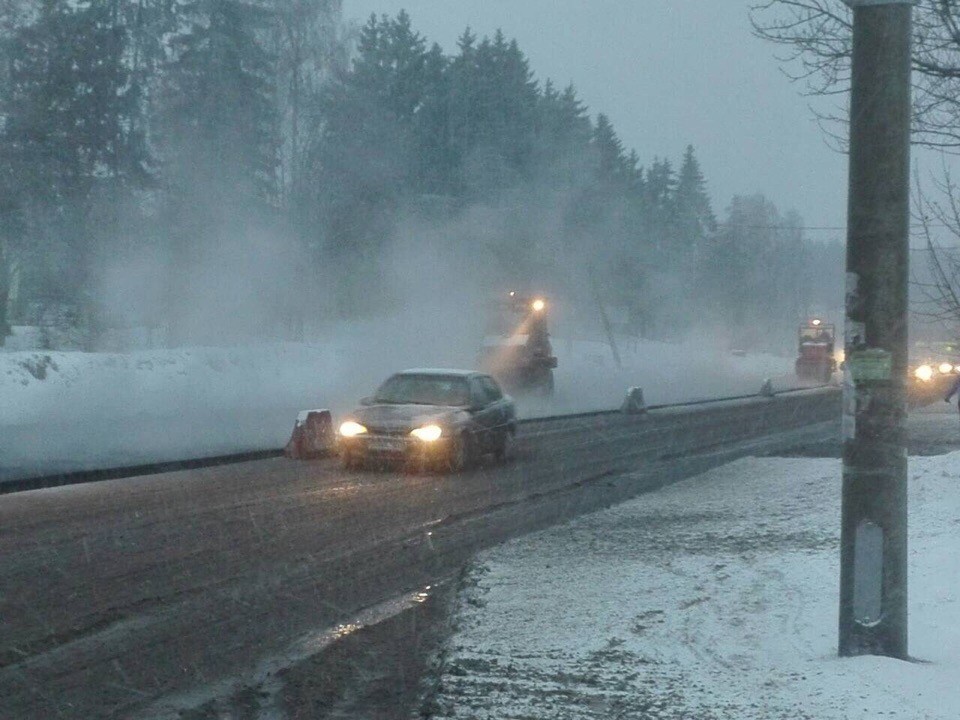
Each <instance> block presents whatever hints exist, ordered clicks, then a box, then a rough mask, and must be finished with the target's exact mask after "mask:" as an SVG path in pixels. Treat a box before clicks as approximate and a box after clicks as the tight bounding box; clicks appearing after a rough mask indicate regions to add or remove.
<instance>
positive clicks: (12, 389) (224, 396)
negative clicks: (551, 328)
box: [0, 319, 791, 480]
mask: <svg viewBox="0 0 960 720" xmlns="http://www.w3.org/2000/svg"><path fill="white" fill-rule="evenodd" d="M427 320H429V319H427ZM427 320H425V322H427ZM385 333H386V334H385ZM418 333H420V334H421V335H422V336H426V329H425V328H420V329H417V330H416V332H414V336H416V335H417V334H418ZM408 334H409V331H405V330H404V329H403V328H393V329H390V330H389V331H388V330H385V329H384V328H383V327H381V326H377V327H369V328H366V327H364V326H362V325H359V326H356V325H355V326H352V327H351V328H350V330H349V332H348V331H344V332H341V333H334V334H333V336H332V339H331V340H329V341H327V342H324V343H314V344H296V343H277V344H271V345H260V346H251V347H243V348H191V349H179V350H152V351H143V352H133V353H126V354H108V353H80V352H39V351H34V352H27V351H21V352H5V353H0V480H2V479H3V478H4V477H7V478H9V477H14V476H23V475H32V474H38V473H43V472H52V471H63V470H75V469H83V468H91V467H105V466H115V465H122V464H130V463H138V462H151V461H157V460H169V459H178V458H184V457H196V456H201V455H207V454H220V453H230V452H239V451H245V450H256V449H264V448H277V447H280V446H282V445H283V444H284V442H285V441H286V439H287V437H288V436H289V433H290V430H291V428H292V426H293V422H294V419H295V417H296V412H297V410H299V409H307V408H313V407H327V408H330V409H332V410H334V412H346V411H348V410H349V409H350V408H351V407H353V406H354V405H355V404H356V402H357V400H358V399H359V398H360V397H362V396H364V395H368V394H370V392H371V391H372V390H373V389H374V388H375V387H376V385H377V384H378V383H379V382H380V381H381V380H382V379H383V378H384V377H386V376H387V375H388V374H389V373H391V372H394V371H396V370H399V369H403V368H405V367H411V366H432V367H437V366H440V367H448V366H454V367H455V366H465V365H472V364H473V362H474V360H475V354H474V351H473V349H472V348H473V347H474V346H472V345H469V344H468V343H465V342H459V343H455V342H451V343H449V344H445V343H444V342H442V341H443V340H444V338H439V339H437V338H435V339H434V340H433V341H432V342H426V341H424V342H417V341H413V342H411V340H410V338H409V337H407V335H408ZM458 345H459V346H460V347H469V348H471V350H470V351H468V352H461V353H458V352H456V351H454V350H451V348H455V347H457V346H458ZM556 351H557V354H558V356H559V361H560V365H559V368H558V370H557V395H556V397H555V398H554V400H553V401H551V402H549V403H539V404H532V403H528V404H526V405H523V406H522V408H521V409H522V412H523V413H524V414H526V415H528V416H532V415H542V414H554V413H564V412H573V411H578V410H596V409H608V408H613V407H617V406H618V405H619V404H620V402H621V400H622V398H623V396H624V393H625V390H626V388H627V387H629V386H631V385H640V386H643V388H644V390H645V394H646V398H647V402H651V403H663V402H674V401H679V400H689V399H700V398H706V397H717V396H722V395H730V394H741V393H752V392H756V391H757V390H758V389H759V387H760V384H761V382H762V380H763V378H765V377H770V376H773V377H777V378H780V377H782V378H784V379H783V381H782V383H780V384H781V386H787V385H789V384H791V381H790V380H788V379H786V375H787V373H788V372H789V370H790V361H789V359H784V358H778V357H773V356H753V357H735V356H733V355H731V354H729V353H724V352H720V351H717V350H710V349H705V348H704V347H703V346H702V345H701V344H699V343H695V342H690V343H686V344H682V345H673V344H668V343H658V342H648V343H638V344H630V343H624V344H623V347H621V350H620V351H621V354H622V355H623V368H622V369H617V368H616V367H615V366H614V363H613V360H612V355H611V353H610V350H609V348H608V347H607V346H606V345H604V344H601V343H592V342H585V341H576V342H567V341H564V340H563V339H558V340H556Z"/></svg>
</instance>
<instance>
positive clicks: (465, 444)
mask: <svg viewBox="0 0 960 720" xmlns="http://www.w3.org/2000/svg"><path fill="white" fill-rule="evenodd" d="M472 459H473V443H472V442H471V440H470V436H469V435H468V434H467V433H461V434H460V435H458V436H457V439H456V440H455V441H454V442H453V443H451V445H450V454H449V455H448V457H447V461H446V468H445V469H446V470H449V471H450V472H454V473H458V472H462V471H463V470H466V469H467V468H468V467H469V466H470V462H471V460H472Z"/></svg>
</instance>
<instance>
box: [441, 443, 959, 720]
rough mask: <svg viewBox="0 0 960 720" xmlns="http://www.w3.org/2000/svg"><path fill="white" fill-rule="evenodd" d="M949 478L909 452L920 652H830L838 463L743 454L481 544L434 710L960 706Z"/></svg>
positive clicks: (913, 610) (747, 718) (636, 711)
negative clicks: (903, 655) (551, 524)
mask: <svg viewBox="0 0 960 720" xmlns="http://www.w3.org/2000/svg"><path fill="white" fill-rule="evenodd" d="M958 481H960V453H954V454H951V455H946V456H940V457H926V458H914V459H912V460H911V483H910V512H911V531H910V564H911V566H910V577H909V583H910V651H911V654H912V656H913V657H915V658H916V659H917V660H916V662H901V661H897V660H892V659H888V658H879V657H860V658H853V659H840V658H838V657H837V651H836V647H837V646H836V634H837V606H838V584H839V581H838V564H839V560H838V556H839V549H838V546H839V529H838V528H839V517H840V507H839V503H840V466H839V462H838V461H836V460H819V459H776V458H768V459H754V458H749V459H744V460H740V461H738V462H736V463H733V464H731V465H729V466H726V467H723V468H719V469H716V470H713V471H711V472H709V473H706V474H705V475H703V476H701V477H697V478H693V479H691V480H688V481H685V482H682V483H679V484H677V485H674V486H672V487H669V488H666V489H663V490H661V491H659V492H656V493H653V494H650V495H646V496H644V497H642V498H640V499H638V500H635V501H632V502H630V503H627V504H624V505H621V506H619V507H617V508H615V509H612V510H609V511H604V512H600V513H596V514H593V515H590V516H586V517H584V518H581V519H579V520H577V521H575V522H573V523H570V524H568V525H566V526H561V527H557V528H553V529H550V530H547V531H544V532H540V533H538V534H534V535H531V536H527V537H525V538H521V539H519V540H516V541H513V542H511V543H509V544H507V545H505V546H502V547H500V548H498V549H495V550H493V551H490V552H488V553H486V554H485V555H483V556H482V557H481V558H480V559H479V561H478V562H479V564H478V566H477V569H476V571H475V572H474V573H473V576H472V582H471V584H470V585H469V586H468V587H467V588H466V589H465V591H464V593H463V595H462V602H461V609H460V612H459V617H458V619H457V628H458V629H457V630H456V632H455V635H454V637H453V638H452V640H451V649H450V654H449V657H448V658H447V662H446V669H445V671H444V675H443V677H442V682H441V691H440V696H439V698H438V699H437V701H438V705H437V707H438V712H437V714H436V715H435V717H437V718H446V719H452V718H489V719H490V720H493V719H494V718H496V719H497V720H508V719H510V718H524V719H525V720H534V719H536V718H544V719H546V718H550V719H551V720H559V719H564V718H570V719H573V718H577V719H580V718H604V719H607V718H616V717H624V718H627V717H630V718H633V717H637V718H641V717H642V718H650V719H651V720H657V719H666V718H669V719H671V720H674V719H676V720H679V719H680V718H698V719H701V718H702V719H704V720H713V719H719V718H737V720H771V719H784V720H785V719H787V718H790V719H791V720H794V719H796V718H809V719H811V720H812V719H816V720H829V719H831V718H836V719H837V720H840V719H841V718H842V719H844V720H850V719H854V718H856V719H858V720H859V719H862V720H876V719H877V718H903V719H904V720H916V719H917V718H928V719H930V720H933V719H939V718H942V719H943V720H948V719H949V720H953V719H954V718H957V717H960V686H958V684H957V681H956V677H957V671H958V669H960V533H958V529H960V483H958Z"/></svg>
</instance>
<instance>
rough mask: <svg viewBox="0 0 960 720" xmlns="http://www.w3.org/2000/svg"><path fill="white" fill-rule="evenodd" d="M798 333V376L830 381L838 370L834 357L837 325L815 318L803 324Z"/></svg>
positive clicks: (805, 378) (824, 381) (802, 378)
mask: <svg viewBox="0 0 960 720" xmlns="http://www.w3.org/2000/svg"><path fill="white" fill-rule="evenodd" d="M797 335H798V349H797V362H796V371H797V378H799V379H800V380H816V381H819V382H822V383H828V382H830V379H831V378H832V377H833V373H834V372H836V370H837V360H836V357H834V344H835V342H836V335H837V330H836V327H834V326H833V325H828V324H826V323H824V322H823V321H822V320H818V319H813V320H810V321H809V322H808V323H806V324H805V325H801V326H800V329H799V331H798V333H797Z"/></svg>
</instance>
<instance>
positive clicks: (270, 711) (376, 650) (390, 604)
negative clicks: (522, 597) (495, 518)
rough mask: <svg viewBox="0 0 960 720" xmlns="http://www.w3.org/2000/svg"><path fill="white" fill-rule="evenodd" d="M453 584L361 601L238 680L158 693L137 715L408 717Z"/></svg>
mask: <svg viewBox="0 0 960 720" xmlns="http://www.w3.org/2000/svg"><path fill="white" fill-rule="evenodd" d="M454 585H455V583H453V582H450V581H448V582H443V583H440V584H437V585H427V586H424V587H423V588H421V589H419V590H416V591H414V592H410V593H407V594H405V595H402V596H400V597H398V598H393V599H391V600H387V601H385V602H382V603H379V604H377V605H374V606H371V607H369V608H366V609H364V610H362V611H360V612H358V613H357V614H356V616H355V617H354V618H353V619H352V620H351V621H350V622H346V623H341V624H338V625H336V626H334V627H330V628H325V629H323V630H320V631H318V632H311V633H308V634H306V635H304V636H302V637H301V638H299V639H298V640H296V641H295V642H293V643H291V645H290V646H289V647H288V648H287V650H286V651H284V652H283V653H281V654H279V655H275V656H273V657H270V658H268V659H266V660H263V661H261V662H260V663H259V664H258V665H257V667H256V668H255V669H254V671H253V672H251V673H250V674H249V675H247V676H246V677H244V678H243V679H242V680H230V681H223V682H220V683H217V684H215V685H208V686H205V687H203V688H199V689H197V690H196V691H194V692H191V693H187V694H183V695H179V696H176V697H171V698H166V699H164V700H161V701H159V702H157V703H155V704H154V705H153V706H152V707H150V708H149V709H147V710H146V711H145V712H144V713H143V714H142V717H150V718H169V719H170V720H213V719H217V720H220V719H221V718H257V719H258V720H285V719H286V718H289V717H311V718H318V719H320V718H355V717H373V716H375V717H378V718H392V717H397V718H401V717H403V718H406V717H409V716H410V714H411V712H412V711H414V710H415V707H416V706H417V704H418V703H419V702H420V696H421V694H422V690H421V687H420V684H421V681H422V679H423V678H424V677H426V676H427V675H428V672H429V666H430V664H431V663H432V662H433V658H434V657H436V655H437V653H438V650H439V648H440V646H441V644H442V642H443V640H444V639H445V638H446V637H447V636H448V634H449V630H448V619H449V617H450V612H451V609H452V603H453V600H454V595H455V587H453V586H454Z"/></svg>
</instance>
